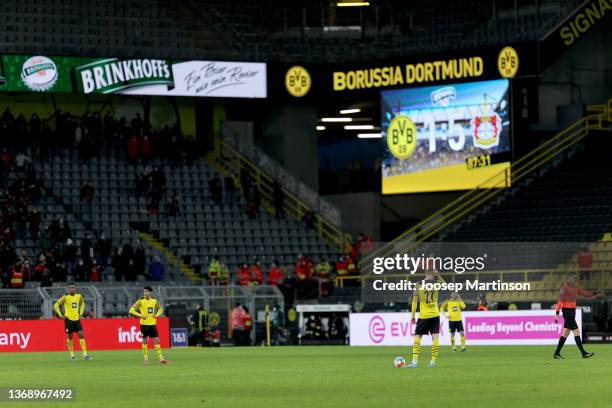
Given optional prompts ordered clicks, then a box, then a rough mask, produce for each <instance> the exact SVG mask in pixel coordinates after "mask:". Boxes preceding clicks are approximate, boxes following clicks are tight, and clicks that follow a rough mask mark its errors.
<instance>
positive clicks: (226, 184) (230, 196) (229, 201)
mask: <svg viewBox="0 0 612 408" xmlns="http://www.w3.org/2000/svg"><path fill="white" fill-rule="evenodd" d="M223 188H224V190H225V204H226V205H227V206H228V207H233V206H234V200H235V197H236V184H235V183H234V176H233V175H232V174H231V173H230V174H228V175H227V176H226V177H225V179H224V180H223Z"/></svg>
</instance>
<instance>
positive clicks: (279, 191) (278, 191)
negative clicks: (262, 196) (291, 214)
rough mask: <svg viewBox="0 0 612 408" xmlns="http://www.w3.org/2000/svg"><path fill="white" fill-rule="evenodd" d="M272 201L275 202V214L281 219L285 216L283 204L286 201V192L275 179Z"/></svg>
mask: <svg viewBox="0 0 612 408" xmlns="http://www.w3.org/2000/svg"><path fill="white" fill-rule="evenodd" d="M272 201H273V202H274V214H275V215H276V219H277V220H280V219H281V218H283V216H284V212H283V205H284V203H285V193H284V192H283V188H282V187H281V185H280V183H279V182H278V181H276V180H274V186H273V188H272Z"/></svg>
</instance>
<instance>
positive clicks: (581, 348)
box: [574, 336, 586, 354]
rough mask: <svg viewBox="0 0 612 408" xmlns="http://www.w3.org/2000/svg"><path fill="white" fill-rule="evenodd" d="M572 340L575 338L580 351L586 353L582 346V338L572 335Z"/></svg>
mask: <svg viewBox="0 0 612 408" xmlns="http://www.w3.org/2000/svg"><path fill="white" fill-rule="evenodd" d="M574 340H576V346H578V348H579V349H580V352H581V353H582V354H586V350H585V349H584V347H582V339H581V338H580V336H574Z"/></svg>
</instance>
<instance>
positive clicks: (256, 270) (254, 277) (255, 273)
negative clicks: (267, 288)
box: [251, 262, 264, 285]
mask: <svg viewBox="0 0 612 408" xmlns="http://www.w3.org/2000/svg"><path fill="white" fill-rule="evenodd" d="M263 280H264V275H263V271H262V270H261V265H260V263H259V262H255V263H254V264H253V265H251V283H252V284H254V285H261V284H262V283H263Z"/></svg>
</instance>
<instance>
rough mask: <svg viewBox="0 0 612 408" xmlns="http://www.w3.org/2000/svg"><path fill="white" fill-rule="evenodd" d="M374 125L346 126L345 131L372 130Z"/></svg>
mask: <svg viewBox="0 0 612 408" xmlns="http://www.w3.org/2000/svg"><path fill="white" fill-rule="evenodd" d="M372 129H374V125H346V126H345V127H344V130H372Z"/></svg>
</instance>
